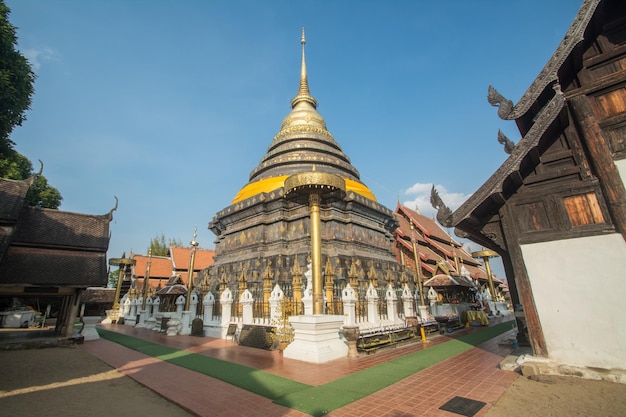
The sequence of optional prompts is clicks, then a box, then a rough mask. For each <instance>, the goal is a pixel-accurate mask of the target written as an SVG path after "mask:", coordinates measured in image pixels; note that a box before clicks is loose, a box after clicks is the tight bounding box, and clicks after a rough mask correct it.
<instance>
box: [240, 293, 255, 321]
mask: <svg viewBox="0 0 626 417" xmlns="http://www.w3.org/2000/svg"><path fill="white" fill-rule="evenodd" d="M239 304H241V310H242V316H243V317H242V323H243V324H253V317H252V307H253V304H254V298H253V297H252V293H251V292H250V290H248V289H246V290H245V291H244V292H242V293H241V297H239Z"/></svg>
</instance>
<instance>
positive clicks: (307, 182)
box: [285, 167, 346, 314]
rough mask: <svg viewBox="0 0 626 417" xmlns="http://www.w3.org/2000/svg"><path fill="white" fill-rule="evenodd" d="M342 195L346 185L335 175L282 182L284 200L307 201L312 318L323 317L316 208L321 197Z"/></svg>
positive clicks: (316, 174)
mask: <svg viewBox="0 0 626 417" xmlns="http://www.w3.org/2000/svg"><path fill="white" fill-rule="evenodd" d="M345 192H346V182H345V181H344V179H343V178H341V177H340V176H338V175H334V174H330V173H326V172H318V171H315V167H313V171H310V172H301V173H299V174H294V175H292V176H290V177H288V178H287V179H286V180H285V197H287V196H288V195H289V194H292V193H293V194H297V195H301V196H307V197H308V203H309V213H310V215H309V219H310V222H311V275H312V276H311V280H312V281H313V282H312V284H313V314H324V295H323V294H324V293H323V282H322V235H321V232H320V230H321V219H320V204H321V201H322V195H323V194H326V196H327V197H326V198H329V199H330V198H333V193H337V194H338V196H336V197H340V196H343V195H344V194H345Z"/></svg>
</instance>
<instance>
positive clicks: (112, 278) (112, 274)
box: [107, 269, 120, 288]
mask: <svg viewBox="0 0 626 417" xmlns="http://www.w3.org/2000/svg"><path fill="white" fill-rule="evenodd" d="M108 276H109V279H108V283H107V288H117V280H118V279H119V277H120V271H119V269H116V270H110V271H109V275H108Z"/></svg>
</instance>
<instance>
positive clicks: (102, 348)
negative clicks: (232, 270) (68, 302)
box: [0, 321, 626, 417]
mask: <svg viewBox="0 0 626 417" xmlns="http://www.w3.org/2000/svg"><path fill="white" fill-rule="evenodd" d="M509 324H512V323H511V322H506V321H501V322H497V321H492V323H491V324H490V326H489V327H471V328H466V329H462V330H457V331H455V332H453V333H450V334H446V335H440V334H431V335H429V342H428V343H426V344H423V343H421V342H420V341H416V342H410V343H406V344H402V345H398V346H396V347H394V348H388V349H383V350H379V351H377V352H376V353H373V354H369V355H368V354H361V355H360V356H359V357H358V358H352V359H349V358H342V359H338V360H335V361H332V362H329V363H325V364H311V363H304V362H300V361H295V360H290V359H286V358H283V357H282V354H281V352H280V351H276V350H275V351H268V350H263V349H255V348H249V347H245V346H240V345H238V344H237V343H235V342H233V341H231V340H223V339H213V338H207V337H193V336H181V335H179V336H175V337H168V336H166V335H164V334H162V333H158V332H154V331H150V330H146V329H140V328H135V327H130V326H124V325H115V324H113V325H101V326H99V331H100V333H101V335H102V337H101V338H100V339H97V340H90V341H85V342H84V343H83V344H81V345H75V346H73V347H54V348H46V349H26V350H24V349H23V350H1V351H0V367H1V369H2V370H3V376H4V378H2V379H1V380H0V381H1V382H0V407H1V409H2V410H3V413H2V414H3V415H6V416H23V415H28V416H70V417H71V416H81V417H84V416H103V415H111V414H114V415H117V416H121V417H123V416H138V415H142V416H154V417H161V416H168V417H170V416H174V417H175V416H189V415H197V416H307V415H329V416H335V417H336V416H385V415H387V416H449V417H454V416H459V415H465V416H512V417H515V416H529V415H543V416H577V415H578V416H591V415H602V416H620V415H624V414H625V413H626V395H625V394H626V386H625V385H623V384H614V383H610V382H606V381H591V380H583V379H579V378H574V377H556V376H554V377H553V376H539V377H534V378H526V377H523V376H521V375H519V374H518V373H516V372H513V371H505V370H502V369H500V363H501V362H502V361H503V360H504V359H505V358H507V357H510V355H516V354H519V353H520V352H522V351H520V350H519V349H518V350H513V347H512V346H511V344H510V343H506V341H507V340H510V338H511V337H512V336H513V335H514V332H515V330H514V329H513V328H511V327H509ZM446 410H451V411H446Z"/></svg>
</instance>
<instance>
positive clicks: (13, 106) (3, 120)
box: [0, 0, 36, 150]
mask: <svg viewBox="0 0 626 417" xmlns="http://www.w3.org/2000/svg"><path fill="white" fill-rule="evenodd" d="M10 13H11V11H10V9H9V8H8V7H7V6H6V5H5V4H4V1H3V0H0V142H2V146H0V150H2V148H5V147H6V146H8V147H11V146H12V144H13V143H12V142H11V140H10V139H9V135H10V134H11V132H12V131H13V128H14V127H15V126H21V125H22V122H24V120H26V115H25V112H26V110H28V109H29V108H30V104H31V97H32V95H33V93H34V91H35V89H34V87H33V84H34V82H35V78H36V75H35V73H34V72H33V71H32V69H31V67H30V65H29V63H28V60H27V59H26V58H25V57H24V56H23V55H22V54H21V53H20V52H19V51H18V50H17V49H16V48H15V46H16V44H17V36H16V28H15V26H13V25H12V24H11V23H10V22H9V14H10Z"/></svg>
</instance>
